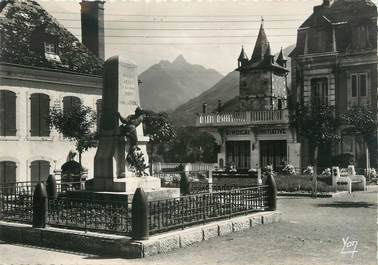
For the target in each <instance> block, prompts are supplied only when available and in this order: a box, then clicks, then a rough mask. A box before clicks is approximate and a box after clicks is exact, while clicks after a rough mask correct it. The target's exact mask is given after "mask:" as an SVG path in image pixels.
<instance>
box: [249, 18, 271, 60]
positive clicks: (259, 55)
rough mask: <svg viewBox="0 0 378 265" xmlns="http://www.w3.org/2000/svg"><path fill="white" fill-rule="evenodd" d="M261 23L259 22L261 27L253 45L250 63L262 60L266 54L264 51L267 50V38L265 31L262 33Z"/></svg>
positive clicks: (262, 26)
mask: <svg viewBox="0 0 378 265" xmlns="http://www.w3.org/2000/svg"><path fill="white" fill-rule="evenodd" d="M263 21H264V20H262V21H261V26H260V30H259V35H258V36H257V40H256V43H255V48H254V49H253V53H252V57H251V61H252V62H258V61H261V60H262V59H264V55H265V52H266V49H267V48H268V46H269V44H268V38H267V37H266V34H265V31H264V24H263Z"/></svg>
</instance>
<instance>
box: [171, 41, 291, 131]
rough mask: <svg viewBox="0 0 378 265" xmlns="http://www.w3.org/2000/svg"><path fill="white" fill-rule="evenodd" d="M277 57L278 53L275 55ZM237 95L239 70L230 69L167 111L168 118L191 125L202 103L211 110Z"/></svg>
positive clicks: (178, 123) (179, 124)
mask: <svg viewBox="0 0 378 265" xmlns="http://www.w3.org/2000/svg"><path fill="white" fill-rule="evenodd" d="M294 47H295V45H291V46H288V47H286V48H285V49H283V53H284V55H285V56H286V57H287V55H288V54H289V53H290V52H291V51H292V50H293V49H294ZM275 56H276V57H275V58H277V56H278V54H276V55H275ZM287 59H288V61H287V69H289V70H290V69H291V61H290V58H287ZM290 84H291V75H290V73H289V75H288V86H289V87H290ZM238 95H239V72H236V71H232V72H230V73H229V74H227V75H226V76H225V77H224V78H222V79H221V80H220V81H219V82H218V83H216V84H215V85H214V86H213V87H212V88H210V89H208V90H207V91H205V92H203V93H202V94H201V95H199V96H197V97H195V98H193V99H191V100H189V101H188V102H186V103H184V104H182V105H181V106H179V107H178V108H176V109H175V110H174V111H172V112H171V113H169V116H170V119H171V121H172V122H173V124H175V125H176V126H192V125H194V124H195V118H196V114H197V113H199V112H201V111H202V104H203V103H206V104H207V109H208V110H209V111H213V110H215V109H216V107H217V106H218V100H219V99H220V100H221V101H222V104H225V105H224V107H227V105H232V103H236V102H234V101H235V100H233V101H230V100H232V99H235V97H236V96H238Z"/></svg>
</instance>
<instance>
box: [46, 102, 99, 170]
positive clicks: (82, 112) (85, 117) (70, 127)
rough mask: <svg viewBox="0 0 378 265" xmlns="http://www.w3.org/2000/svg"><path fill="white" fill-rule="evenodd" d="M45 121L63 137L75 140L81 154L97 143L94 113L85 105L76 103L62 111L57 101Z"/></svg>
mask: <svg viewBox="0 0 378 265" xmlns="http://www.w3.org/2000/svg"><path fill="white" fill-rule="evenodd" d="M47 122H48V124H49V126H50V128H55V129H56V130H57V131H58V132H59V133H60V134H62V135H63V137H64V138H66V139H69V140H71V141H74V142H75V146H76V150H77V152H78V153H79V163H80V166H82V165H81V155H82V153H83V152H85V151H87V150H88V149H89V148H91V147H96V145H97V139H98V137H97V132H95V131H94V130H93V128H95V125H96V113H95V112H94V111H93V110H92V109H91V108H90V107H87V106H83V105H81V104H80V105H77V106H73V107H72V108H71V109H70V110H68V111H67V110H65V111H63V110H62V108H61V107H60V105H59V103H56V104H54V106H53V107H52V108H51V109H50V113H49V115H48V119H47Z"/></svg>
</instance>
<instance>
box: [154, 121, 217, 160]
mask: <svg viewBox="0 0 378 265" xmlns="http://www.w3.org/2000/svg"><path fill="white" fill-rule="evenodd" d="M157 153H158V155H160V156H161V157H162V158H163V160H164V161H165V162H175V163H193V162H198V161H201V162H205V163H214V162H216V160H217V153H218V145H217V143H216V141H215V139H214V137H213V136H211V135H210V134H208V133H206V132H201V131H199V130H198V128H194V127H182V128H179V129H177V133H176V137H175V138H174V139H173V140H172V141H171V142H169V143H168V144H160V145H159V146H158V148H157Z"/></svg>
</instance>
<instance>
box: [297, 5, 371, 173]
mask: <svg viewBox="0 0 378 265" xmlns="http://www.w3.org/2000/svg"><path fill="white" fill-rule="evenodd" d="M290 57H291V58H292V63H291V65H292V69H291V73H292V91H293V96H294V100H295V101H297V102H301V103H302V104H305V105H308V106H311V107H316V105H317V104H318V103H319V102H321V103H323V104H327V105H330V106H334V107H335V115H336V116H337V117H341V116H342V114H343V113H345V112H346V111H347V110H348V109H349V108H350V107H352V106H353V105H362V106H369V107H371V108H373V109H375V110H377V108H378V97H377V93H378V91H377V66H378V57H377V7H376V6H375V5H374V3H373V2H372V1H370V0H334V1H332V0H324V1H323V4H322V5H319V6H315V7H314V10H313V13H312V14H311V15H310V16H309V17H308V18H307V19H306V20H305V21H304V22H303V24H302V25H301V26H300V27H299V28H298V33H297V43H296V47H295V49H294V50H293V52H292V53H291V54H290ZM338 134H339V135H340V136H341V142H340V143H338V144H335V145H334V146H330V145H328V146H323V147H322V148H320V149H319V152H320V153H319V155H320V157H325V158H327V159H328V160H330V159H331V157H332V156H337V155H343V154H350V155H352V156H353V157H354V163H355V166H356V167H357V168H365V167H366V147H367V144H366V143H365V141H364V140H363V138H362V136H360V135H358V134H356V133H355V132H353V131H351V130H350V128H348V126H346V125H345V124H340V126H339V127H338ZM306 141H307V140H306V139H302V153H301V157H302V163H303V164H304V165H306V164H308V163H310V161H309V160H310V159H309V152H310V150H309V147H308V143H307V142H306ZM374 142H375V143H374ZM370 145H371V146H370V159H369V160H370V165H371V167H377V166H378V161H377V160H378V155H377V152H378V150H377V149H378V148H377V136H375V140H373V141H371V142H370ZM325 162H326V161H325Z"/></svg>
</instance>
